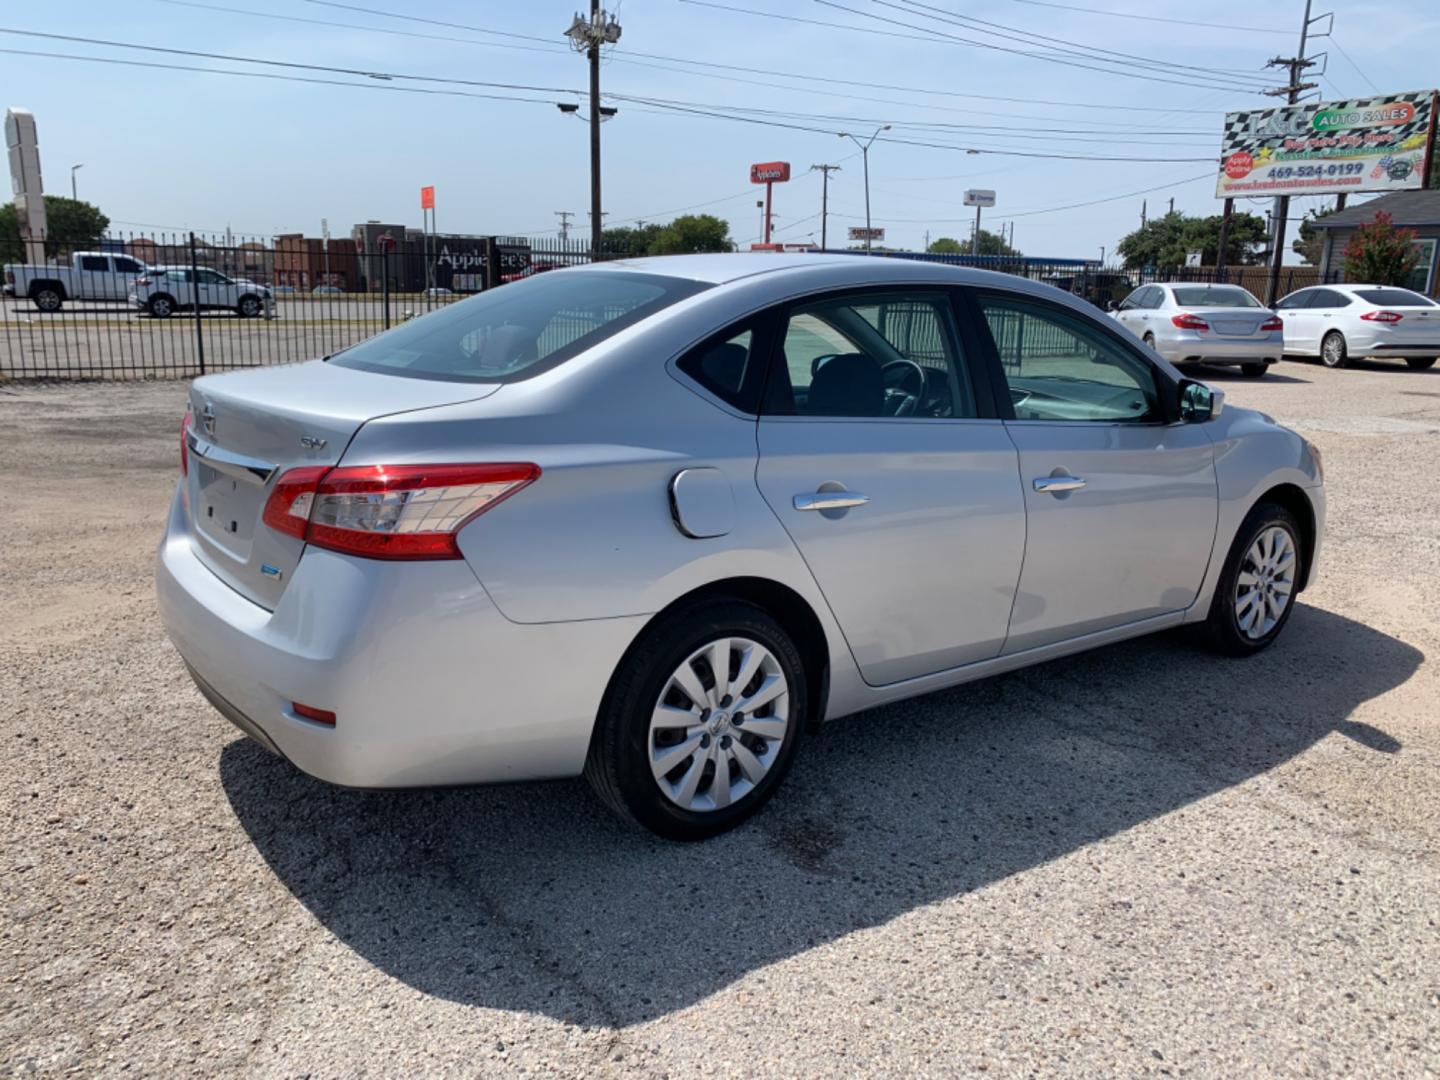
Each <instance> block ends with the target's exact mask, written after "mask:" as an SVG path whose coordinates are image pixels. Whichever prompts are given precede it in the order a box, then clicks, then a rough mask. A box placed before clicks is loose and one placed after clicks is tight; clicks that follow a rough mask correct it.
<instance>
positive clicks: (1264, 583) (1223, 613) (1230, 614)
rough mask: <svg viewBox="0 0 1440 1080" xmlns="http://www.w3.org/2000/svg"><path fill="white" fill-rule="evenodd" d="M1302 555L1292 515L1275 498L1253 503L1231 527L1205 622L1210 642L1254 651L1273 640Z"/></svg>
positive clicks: (1291, 598) (1290, 600) (1237, 652)
mask: <svg viewBox="0 0 1440 1080" xmlns="http://www.w3.org/2000/svg"><path fill="white" fill-rule="evenodd" d="M1302 557H1303V556H1302V548H1301V545H1300V525H1299V523H1298V522H1297V521H1296V520H1295V515H1294V514H1292V513H1290V511H1289V510H1286V509H1285V508H1284V507H1283V506H1280V505H1278V504H1276V503H1268V502H1262V503H1258V504H1256V506H1255V507H1254V508H1253V509H1251V511H1250V513H1248V514H1246V515H1245V520H1244V521H1243V522H1242V523H1241V525H1240V528H1239V530H1238V531H1237V532H1236V533H1235V540H1234V542H1233V543H1231V545H1230V551H1229V553H1228V554H1227V555H1226V556H1225V565H1224V567H1223V568H1222V569H1221V571H1220V581H1219V582H1218V583H1217V584H1216V586H1215V596H1214V597H1213V599H1212V600H1211V601H1210V614H1209V616H1208V617H1207V618H1206V620H1205V623H1204V628H1203V629H1204V635H1205V637H1206V639H1207V643H1208V644H1209V646H1210V647H1211V648H1212V649H1214V650H1215V651H1216V652H1219V653H1221V654H1222V655H1225V656H1252V655H1254V654H1255V653H1257V652H1259V651H1260V650H1261V649H1264V648H1266V647H1268V646H1269V645H1270V644H1271V643H1272V642H1274V640H1275V639H1276V638H1277V637H1279V636H1280V631H1281V630H1283V629H1285V624H1286V623H1287V622H1289V621H1290V612H1291V611H1293V610H1294V609H1295V593H1296V591H1297V589H1298V587H1299V583H1300V581H1301V580H1302V575H1303V573H1304V569H1305V568H1304V566H1303V565H1302V562H1301V560H1302ZM1242 575H1243V577H1242Z"/></svg>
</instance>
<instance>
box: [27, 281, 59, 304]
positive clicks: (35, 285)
mask: <svg viewBox="0 0 1440 1080" xmlns="http://www.w3.org/2000/svg"><path fill="white" fill-rule="evenodd" d="M41 289H54V290H55V291H56V292H58V293H59V294H60V299H61V300H69V299H70V290H68V289H67V288H65V283H64V282H63V281H61V280H60V279H59V278H37V279H34V280H32V281H31V282H30V290H29V291H28V292H27V293H26V294H25V295H26V297H27V298H29V299H31V300H33V299H34V298H35V294H36V293H38V292H39V291H40V290H41Z"/></svg>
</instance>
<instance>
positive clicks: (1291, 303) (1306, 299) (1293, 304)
mask: <svg viewBox="0 0 1440 1080" xmlns="http://www.w3.org/2000/svg"><path fill="white" fill-rule="evenodd" d="M1312 295H1314V294H1313V293H1311V291H1310V290H1309V289H1301V290H1300V291H1299V292H1293V293H1291V294H1290V295H1289V296H1287V297H1285V299H1283V300H1280V301H1278V302H1277V303H1276V304H1275V310H1276V311H1294V310H1295V309H1297V308H1303V307H1308V306H1309V304H1310V297H1311V296H1312Z"/></svg>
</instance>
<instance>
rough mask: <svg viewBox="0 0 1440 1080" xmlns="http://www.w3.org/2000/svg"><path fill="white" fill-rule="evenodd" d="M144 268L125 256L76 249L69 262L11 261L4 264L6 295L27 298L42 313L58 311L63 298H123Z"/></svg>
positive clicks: (139, 262)
mask: <svg viewBox="0 0 1440 1080" xmlns="http://www.w3.org/2000/svg"><path fill="white" fill-rule="evenodd" d="M146 269H147V267H146V266H145V264H144V263H142V262H141V261H140V260H139V259H132V258H131V257H130V256H128V255H112V254H110V253H108V252H104V251H78V252H76V253H75V254H74V255H72V256H71V257H70V265H69V266H62V265H60V264H58V263H46V264H43V265H42V264H39V263H14V264H11V265H9V266H6V267H5V293H6V295H7V296H14V297H17V298H18V297H28V298H29V300H30V302H31V303H33V304H34V305H35V306H36V307H37V308H39V309H40V310H41V311H44V312H53V311H59V310H60V309H61V308H62V307H64V306H65V301H67V300H125V299H127V298H128V297H129V295H130V289H131V287H132V286H133V285H134V283H135V279H136V278H138V277H141V276H142V275H144V273H145V271H146Z"/></svg>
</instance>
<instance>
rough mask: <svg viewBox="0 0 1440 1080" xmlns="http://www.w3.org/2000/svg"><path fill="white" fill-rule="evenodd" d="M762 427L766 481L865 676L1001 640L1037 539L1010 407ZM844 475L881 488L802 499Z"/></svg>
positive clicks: (939, 661)
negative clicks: (990, 412) (839, 501)
mask: <svg viewBox="0 0 1440 1080" xmlns="http://www.w3.org/2000/svg"><path fill="white" fill-rule="evenodd" d="M759 439H760V465H759V468H758V469H757V471H756V480H757V482H758V483H759V485H760V491H761V493H762V494H763V495H764V497H765V501H766V502H767V503H769V505H770V507H771V509H772V510H774V511H775V514H776V516H778V517H779V518H780V521H781V523H782V524H783V525H784V526H785V529H786V531H787V532H789V534H790V536H791V538H792V539H793V540H794V541H795V544H796V546H797V547H798V548H799V549H800V553H801V555H803V556H804V558H805V561H806V563H807V564H808V565H809V567H810V571H811V573H813V574H814V575H815V580H816V582H817V583H818V584H819V586H820V589H821V591H822V592H823V593H824V594H825V598H826V600H827V601H828V602H829V604H830V608H831V610H832V611H833V612H834V614H835V618H836V620H837V621H838V622H839V624H840V628H841V630H842V631H843V632H844V634H845V639H846V641H847V642H848V643H849V645H850V650H851V652H852V653H853V654H854V656H855V661H856V663H857V664H858V665H859V667H860V672H861V674H862V676H863V677H864V679H865V681H866V682H868V683H871V684H872V685H880V684H882V683H890V682H896V681H899V680H901V679H908V678H913V677H915V676H919V675H928V674H931V673H932V672H936V671H943V670H944V669H946V668H951V667H957V666H959V665H961V664H967V663H971V662H973V661H976V660H987V659H989V658H991V657H993V656H996V655H998V654H999V652H1000V648H1001V645H1002V644H1003V643H1004V640H1005V631H1006V625H1007V623H1008V621H1009V618H1010V607H1011V603H1012V601H1013V600H1014V597H1015V584H1016V581H1017V580H1018V579H1019V576H1020V563H1021V558H1022V555H1023V552H1024V548H1025V508H1024V502H1023V499H1022V497H1021V494H1020V484H1019V476H1018V474H1017V472H1016V455H1015V447H1014V446H1013V445H1012V444H1011V442H1010V439H1009V438H1008V437H1007V436H1006V434H1005V428H1004V425H1003V424H1002V423H1001V422H1000V421H998V420H968V421H944V420H940V421H933V420H932V421H923V420H890V421H885V420H878V421H864V420H846V419H820V418H802V417H794V418H783V417H775V418H768V417H767V418H765V419H762V420H761V422H760V425H759ZM842 486H843V488H845V489H848V491H849V492H851V493H852V495H853V496H865V497H866V498H867V500H868V501H867V502H865V503H864V504H862V505H859V506H855V507H852V508H850V509H841V510H819V511H817V510H797V509H796V508H795V498H796V496H806V495H814V494H815V493H816V492H817V491H822V489H824V490H831V491H834V490H836V489H838V488H841V487H842ZM842 497H843V496H842Z"/></svg>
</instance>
